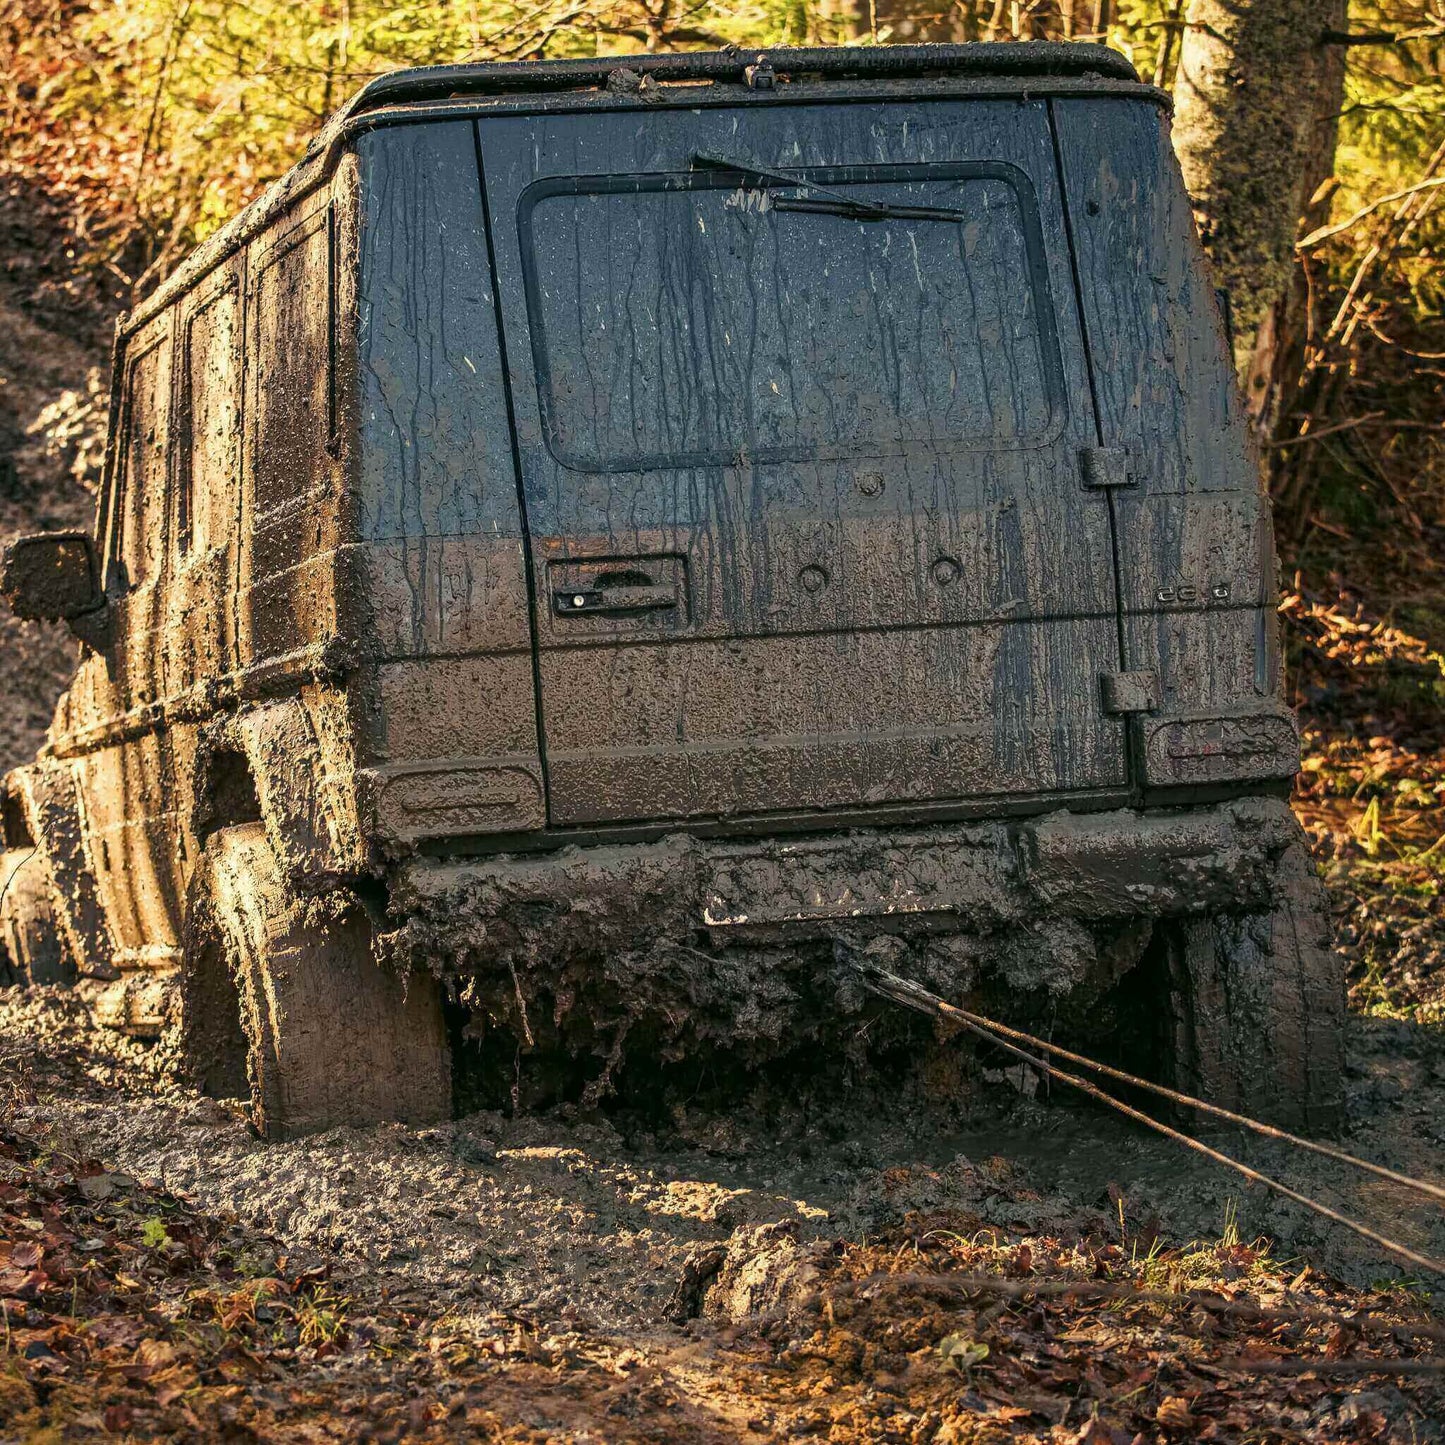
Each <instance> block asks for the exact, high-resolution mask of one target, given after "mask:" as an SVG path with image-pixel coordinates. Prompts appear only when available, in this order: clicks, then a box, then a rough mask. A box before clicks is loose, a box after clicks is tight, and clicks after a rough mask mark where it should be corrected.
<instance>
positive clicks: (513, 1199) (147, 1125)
mask: <svg viewBox="0 0 1445 1445" xmlns="http://www.w3.org/2000/svg"><path fill="white" fill-rule="evenodd" d="M981 1062H982V1063H983V1065H984V1071H983V1080H984V1084H983V1088H982V1091H981V1092H980V1093H979V1094H978V1095H977V1096H976V1097H975V1098H974V1099H973V1100H972V1105H971V1114H970V1125H969V1127H968V1128H966V1129H962V1130H960V1129H957V1128H952V1129H950V1128H946V1127H944V1125H943V1123H942V1122H941V1121H940V1120H939V1119H937V1118H930V1117H929V1116H928V1115H926V1114H924V1113H922V1112H920V1111H919V1109H918V1108H917V1107H916V1106H904V1105H903V1104H902V1102H901V1101H899V1102H898V1106H897V1107H896V1108H893V1109H890V1108H889V1105H888V1101H887V1097H886V1095H884V1096H877V1095H875V1096H873V1097H872V1098H870V1099H869V1100H867V1101H866V1104H865V1102H864V1101H862V1100H861V1099H860V1100H848V1099H846V1098H839V1099H836V1100H832V1101H829V1100H826V1099H824V1100H816V1099H815V1100H813V1101H811V1102H810V1103H809V1104H807V1106H806V1107H805V1106H804V1105H802V1104H800V1103H797V1102H794V1103H793V1104H791V1105H788V1104H784V1103H779V1104H777V1105H776V1106H775V1107H772V1108H764V1107H762V1106H761V1105H759V1106H756V1107H753V1108H750V1109H749V1110H745V1111H737V1112H734V1113H732V1114H728V1115H717V1114H701V1113H699V1114H696V1115H693V1114H690V1113H689V1112H688V1111H687V1110H686V1109H678V1110H675V1111H674V1115H673V1118H672V1119H671V1121H670V1122H669V1123H667V1124H666V1125H665V1126H663V1127H659V1126H658V1124H657V1123H656V1121H655V1120H654V1121H653V1122H652V1123H651V1125H650V1126H644V1125H642V1124H640V1123H638V1122H637V1121H635V1120H634V1119H630V1118H628V1117H627V1116H625V1115H621V1114H618V1115H614V1116H611V1117H609V1116H607V1115H605V1114H603V1113H601V1112H599V1111H591V1112H588V1111H582V1110H577V1109H560V1110H557V1111H553V1112H552V1113H550V1114H542V1115H529V1116H523V1115H519V1116H516V1117H507V1116H506V1115H503V1114H500V1113H495V1112H483V1113H473V1114H470V1115H467V1116H466V1117H463V1118H461V1119H458V1120H456V1121H454V1122H453V1123H451V1124H448V1125H446V1126H443V1127H437V1128H424V1129H412V1128H406V1127H402V1126H383V1127H378V1128H370V1129H338V1130H333V1131H330V1132H328V1133H325V1134H321V1135H317V1136H314V1137H312V1138H309V1139H306V1140H303V1141H300V1142H295V1143H288V1144H265V1143H262V1142H261V1141H260V1140H258V1139H256V1138H255V1137H254V1136H253V1135H252V1134H251V1132H250V1131H249V1129H248V1127H247V1125H246V1124H245V1123H244V1122H243V1120H242V1117H241V1110H240V1105H239V1104H235V1105H231V1104H226V1103H220V1102H217V1101H214V1100H207V1099H201V1098H198V1097H196V1096H195V1095H194V1094H191V1093H189V1092H187V1091H186V1090H185V1089H183V1088H182V1087H180V1086H179V1085H178V1084H177V1083H175V1081H174V1075H173V1074H172V1073H171V1070H170V1062H169V1060H168V1059H167V1057H166V1055H165V1053H164V1051H163V1049H162V1047H161V1046H160V1045H151V1046H147V1045H140V1044H136V1043H132V1042H128V1041H126V1040H124V1039H121V1038H120V1037H119V1036H117V1035H115V1034H114V1033H111V1032H108V1031H104V1030H98V1029H96V1028H94V1026H93V1025H92V1024H91V1023H90V1020H89V1018H88V1015H87V1014H86V1012H85V1010H84V1009H83V1007H82V1006H81V1004H80V1002H79V1000H78V999H77V998H76V997H75V995H73V994H70V993H67V992H65V991H64V990H60V989H41V990H36V991H33V992H28V993H27V992H22V991H20V990H16V989H11V990H6V991H4V992H3V993H0V1067H3V1072H0V1084H3V1096H0V1098H3V1105H4V1108H5V1111H6V1113H7V1114H8V1115H9V1117H10V1119H11V1120H12V1121H13V1123H14V1124H15V1126H16V1127H18V1128H20V1129H22V1130H24V1131H26V1132H28V1133H31V1134H38V1135H40V1136H41V1137H44V1138H46V1139H47V1140H48V1141H50V1142H51V1143H53V1144H54V1145H55V1146H56V1147H61V1148H64V1149H66V1150H67V1151H71V1152H74V1153H76V1154H78V1155H80V1156H82V1157H96V1158H98V1159H101V1160H103V1161H104V1162H105V1163H106V1165H107V1166H108V1167H110V1168H111V1169H114V1170H117V1171H121V1172H123V1173H125V1174H128V1175H130V1176H132V1177H134V1178H136V1179H138V1180H140V1181H142V1182H145V1183H148V1184H155V1185H160V1186H164V1187H165V1188H167V1189H169V1190H171V1191H173V1192H175V1193H177V1194H179V1195H182V1196H184V1197H186V1198H188V1199H190V1200H192V1201H194V1202H195V1203H196V1204H197V1205H198V1206H199V1207H201V1208H204V1209H207V1210H210V1211H213V1212H223V1213H225V1212H234V1213H235V1214H236V1215H237V1216H239V1217H240V1218H241V1219H242V1220H243V1221H244V1222H246V1223H247V1224H248V1225H251V1226H254V1227H256V1228H259V1229H262V1230H264V1231H266V1232H268V1233H271V1234H274V1235H275V1236H276V1237H278V1238H279V1239H280V1240H281V1241H282V1242H283V1244H285V1245H286V1246H287V1247H288V1248H290V1249H292V1250H295V1251H300V1252H315V1253H318V1254H323V1255H325V1256H326V1257H327V1258H328V1259H329V1260H330V1261H331V1263H332V1267H333V1270H334V1271H335V1272H336V1274H337V1276H338V1278H339V1279H341V1280H342V1281H344V1280H345V1279H346V1278H348V1277H352V1278H355V1279H356V1280H357V1281H358V1282H360V1281H361V1280H363V1279H364V1280H365V1281H367V1290H368V1293H370V1292H372V1291H373V1290H375V1289H376V1288H381V1289H382V1290H384V1291H385V1292H387V1294H389V1296H390V1297H391V1298H393V1299H400V1300H415V1301H416V1303H418V1304H427V1305H433V1306H435V1305H443V1304H445V1303H446V1302H448V1301H451V1302H454V1303H455V1304H456V1305H458V1306H464V1307H468V1308H478V1309H490V1310H502V1311H507V1312H511V1313H515V1314H518V1315H521V1316H524V1317H526V1318H528V1319H531V1320H537V1321H544V1320H550V1321H553V1322H567V1323H572V1324H575V1325H577V1326H578V1327H585V1328H592V1329H601V1330H624V1329H625V1330H629V1331H636V1330H638V1329H645V1328H646V1327H648V1326H650V1325H656V1324H660V1323H662V1322H664V1321H669V1320H671V1321H676V1320H678V1319H683V1318H686V1317H688V1316H690V1315H693V1314H696V1313H698V1312H700V1311H706V1312H708V1313H715V1312H719V1311H721V1312H724V1313H733V1314H736V1313H746V1312H748V1311H749V1310H750V1309H755V1308H762V1307H773V1306H775V1305H776V1304H777V1303H778V1295H779V1293H780V1292H781V1293H782V1294H784V1295H785V1294H787V1292H788V1291H789V1290H790V1289H802V1288H803V1287H804V1284H805V1281H802V1280H793V1281H791V1283H789V1282H788V1280H787V1278H786V1275H787V1270H786V1269H783V1271H782V1275H781V1276H779V1274H778V1271H777V1270H776V1269H773V1268H772V1267H771V1266H770V1265H768V1264H767V1256H768V1255H769V1252H770V1251H771V1253H772V1254H773V1255H774V1256H778V1254H779V1249H780V1241H782V1242H783V1243H782V1245H781V1251H782V1257H784V1263H786V1258H785V1257H786V1256H787V1254H788V1251H789V1248H790V1247H791V1246H790V1242H798V1243H803V1244H806V1243H808V1242H809V1241H815V1240H830V1239H845V1240H848V1241H851V1242H858V1241H863V1240H866V1239H868V1238H869V1237H870V1236H876V1235H877V1234H878V1233H879V1232H881V1231H883V1230H886V1229H889V1228H891V1227H893V1226H895V1225H897V1224H898V1223H899V1222H900V1221H902V1220H904V1219H905V1218H906V1217H907V1216H908V1215H909V1214H911V1213H912V1214H929V1213H933V1212H940V1211H942V1212H946V1213H947V1214H948V1215H949V1216H950V1217H951V1218H952V1219H953V1220H954V1221H955V1224H954V1227H955V1228H957V1227H960V1225H959V1223H958V1221H963V1222H964V1223H966V1224H967V1225H969V1226H970V1227H972V1228H976V1229H978V1230H984V1231H986V1230H995V1231H999V1232H1001V1233H1003V1234H1010V1233H1027V1234H1031V1235H1039V1234H1045V1235H1049V1236H1052V1237H1056V1238H1062V1239H1069V1238H1083V1237H1092V1238H1094V1239H1105V1240H1109V1241H1111V1242H1113V1243H1116V1244H1117V1243H1123V1245H1124V1247H1125V1249H1126V1250H1134V1251H1137V1252H1138V1253H1140V1254H1141V1255H1142V1254H1144V1253H1146V1252H1147V1251H1148V1249H1149V1248H1150V1246H1151V1244H1152V1243H1153V1242H1154V1241H1155V1240H1160V1241H1162V1242H1168V1243H1176V1244H1178V1243H1184V1242H1186V1241H1188V1240H1190V1239H1206V1240H1217V1239H1219V1238H1221V1237H1226V1236H1228V1235H1229V1234H1230V1232H1231V1231H1237V1233H1238V1235H1239V1236H1240V1237H1241V1238H1243V1239H1245V1240H1250V1239H1252V1238H1254V1237H1256V1236H1261V1235H1262V1236H1266V1237H1268V1238H1269V1239H1270V1240H1272V1241H1273V1249H1274V1252H1275V1254H1276V1256H1283V1257H1297V1258H1299V1259H1300V1260H1301V1261H1302V1262H1308V1263H1310V1264H1312V1265H1313V1266H1314V1267H1315V1268H1316V1269H1319V1270H1323V1271H1324V1272H1326V1273H1329V1274H1333V1275H1334V1276H1336V1277H1337V1278H1339V1279H1341V1280H1343V1281H1344V1282H1346V1283H1350V1284H1354V1285H1360V1286H1366V1285H1371V1284H1377V1283H1379V1282H1381V1281H1384V1280H1388V1279H1399V1278H1402V1277H1404V1276H1405V1275H1406V1274H1407V1273H1408V1272H1407V1271H1405V1270H1402V1269H1401V1268H1400V1267H1398V1266H1397V1265H1395V1264H1394V1263H1393V1262H1392V1261H1391V1260H1390V1258H1389V1257H1388V1256H1387V1255H1386V1254H1385V1253H1384V1252H1383V1251H1381V1250H1380V1249H1378V1248H1377V1247H1375V1246H1373V1245H1371V1244H1369V1243H1368V1242H1367V1241H1364V1240H1360V1239H1358V1238H1356V1237H1355V1236H1353V1235H1351V1234H1349V1233H1348V1232H1347V1231H1345V1230H1343V1229H1341V1228H1339V1227H1337V1226H1331V1225H1329V1224H1327V1222H1326V1221H1323V1220H1320V1219H1318V1218H1317V1217H1315V1216H1312V1215H1310V1214H1309V1213H1308V1212H1307V1211H1305V1210H1303V1209H1301V1208H1300V1207H1299V1206H1296V1205H1293V1204H1291V1203H1289V1202H1288V1201H1284V1200H1280V1199H1278V1198H1276V1197H1274V1196H1271V1195H1269V1194H1268V1193H1267V1192H1265V1191H1263V1190H1261V1189H1259V1188H1257V1187H1253V1186H1250V1185H1248V1184H1246V1182H1245V1181H1244V1180H1242V1179H1239V1178H1238V1177H1237V1176H1233V1175H1230V1174H1229V1173H1228V1172H1227V1171H1225V1170H1223V1169H1221V1168H1219V1167H1218V1166H1215V1165H1212V1164H1210V1163H1209V1162H1208V1161H1205V1160H1202V1159H1198V1158H1197V1157H1196V1156H1191V1155H1189V1154H1186V1153H1184V1152H1183V1151H1182V1150H1180V1149H1179V1148H1178V1146H1176V1145H1172V1144H1169V1143H1167V1142H1166V1141H1163V1140H1159V1139H1156V1138H1155V1137H1153V1136H1150V1135H1147V1134H1146V1133H1144V1132H1143V1131H1142V1130H1140V1129H1138V1128H1137V1127H1135V1126H1133V1125H1130V1124H1128V1123H1127V1122H1126V1121H1123V1120H1118V1119H1116V1118H1115V1117H1114V1116H1112V1115H1108V1114H1105V1113H1103V1112H1102V1111H1100V1110H1099V1109H1098V1108H1097V1107H1095V1106H1082V1105H1079V1104H1077V1103H1073V1102H1069V1101H1067V1100H1065V1099H1064V1098H1063V1097H1061V1096H1060V1095H1059V1094H1058V1093H1057V1092H1055V1093H1054V1094H1053V1095H1052V1096H1050V1094H1049V1093H1048V1092H1047V1091H1046V1090H1045V1089H1044V1088H1043V1087H1042V1086H1040V1085H1039V1083H1038V1081H1037V1080H1035V1079H1033V1078H1032V1076H1030V1075H1028V1074H1026V1073H1020V1072H1019V1071H1018V1070H1016V1069H1015V1070H1008V1069H1005V1068H1004V1067H1003V1066H1002V1060H995V1061H990V1060H987V1059H984V1060H981ZM799 1085H800V1087H799V1089H798V1091H797V1096H796V1097H797V1098H799V1099H801V1098H803V1097H804V1091H803V1089H802V1087H801V1085H802V1081H799ZM1348 1095H1349V1122H1348V1126H1347V1132H1346V1135H1345V1138H1344V1141H1343V1142H1344V1144H1345V1147H1347V1148H1350V1149H1352V1150H1354V1151H1355V1152H1358V1153H1360V1154H1363V1155H1366V1156H1367V1157H1369V1158H1372V1159H1375V1160H1378V1161H1380V1162H1382V1163H1386V1164H1389V1165H1391V1166H1392V1167H1395V1168H1397V1169H1401V1170H1404V1171H1406V1172H1409V1173H1412V1174H1415V1175H1417V1176H1419V1177H1423V1178H1427V1179H1430V1180H1432V1181H1433V1182H1435V1183H1437V1184H1445V1151H1442V1149H1441V1145H1442V1142H1445V1137H1442V1126H1441V1124H1440V1122H1439V1121H1440V1120H1441V1119H1442V1118H1445V1039H1442V1038H1441V1037H1440V1035H1439V1033H1438V1031H1434V1030H1426V1029H1418V1028H1413V1027H1409V1026H1405V1025H1399V1024H1380V1023H1376V1022H1373V1021H1368V1020H1355V1021H1354V1022H1353V1023H1352V1026H1351V1037H1350V1063H1349V1079H1348ZM1212 1137H1213V1139H1214V1142H1215V1143H1216V1144H1219V1145H1221V1147H1224V1148H1226V1149H1227V1150H1233V1151H1234V1152H1236V1153H1238V1154H1239V1155H1241V1156H1242V1157H1244V1158H1246V1159H1248V1161H1249V1162H1250V1163H1252V1164H1253V1165H1255V1166H1256V1167H1257V1168H1261V1169H1263V1170H1265V1171H1266V1172H1269V1173H1274V1174H1276V1175H1277V1176H1279V1177H1282V1178H1284V1179H1286V1180H1288V1182H1289V1183H1291V1184H1292V1185H1293V1186H1295V1187H1296V1188H1300V1189H1303V1190H1305V1191H1306V1192H1309V1193H1312V1194H1315V1195H1316V1196H1318V1197H1320V1198H1322V1199H1324V1200H1326V1201H1327V1202H1329V1203H1331V1204H1332V1205H1334V1206H1335V1207H1336V1208H1339V1209H1341V1210H1342V1211H1343V1212H1345V1213H1346V1214H1349V1215H1352V1216H1355V1217H1358V1218H1361V1219H1364V1220H1366V1221H1368V1222H1369V1223H1371V1224H1372V1225H1373V1226H1374V1227H1375V1228H1376V1229H1379V1230H1381V1231H1382V1232H1384V1233H1386V1234H1389V1235H1392V1236H1394V1237H1397V1238H1399V1239H1400V1240H1402V1241H1404V1242H1405V1243H1407V1244H1409V1245H1411V1246H1412V1247H1414V1248H1416V1249H1420V1250H1423V1251H1426V1252H1429V1253H1434V1254H1435V1255H1437V1256H1439V1255H1445V1216H1442V1213H1441V1211H1440V1210H1439V1209H1438V1207H1435V1206H1433V1205H1430V1204H1429V1203H1428V1201H1420V1200H1417V1199H1415V1198H1413V1197H1411V1196H1410V1195H1409V1194H1408V1193H1407V1192H1405V1191H1402V1190H1400V1189H1398V1188H1396V1187H1394V1186H1390V1185H1386V1184H1382V1183H1380V1182H1378V1181H1373V1180H1370V1179H1368V1178H1367V1177H1360V1178H1356V1177H1355V1176H1354V1175H1353V1174H1352V1173H1350V1172H1349V1171H1347V1170H1344V1169H1342V1168H1340V1167H1337V1166H1334V1165H1330V1164H1328V1163H1327V1162H1325V1161H1319V1160H1314V1159H1310V1158H1303V1157H1299V1156H1296V1155H1292V1154H1291V1153H1289V1152H1287V1151H1285V1150H1283V1149H1281V1148H1278V1147H1275V1146H1270V1145H1263V1144H1261V1143H1260V1142H1258V1141H1254V1140H1240V1139H1235V1138H1229V1139H1225V1138H1224V1137H1223V1136H1220V1135H1217V1134H1216V1135H1214V1136H1212ZM759 1261H760V1263H757V1264H756V1268H754V1271H753V1272H754V1274H755V1275H756V1276H757V1279H756V1280H754V1281H753V1283H752V1284H750V1283H749V1278H750V1277H749V1267H750V1262H759ZM715 1279H716V1280H719V1281H720V1283H715V1282H714V1281H715ZM780 1279H781V1281H782V1282H781V1283H780V1282H779V1280H780ZM1422 1284H1424V1285H1425V1286H1426V1287H1430V1286H1440V1285H1445V1281H1430V1282H1422ZM754 1285H756V1288H755V1287H754ZM709 1291H711V1294H709ZM1437 1302H1438V1300H1437Z"/></svg>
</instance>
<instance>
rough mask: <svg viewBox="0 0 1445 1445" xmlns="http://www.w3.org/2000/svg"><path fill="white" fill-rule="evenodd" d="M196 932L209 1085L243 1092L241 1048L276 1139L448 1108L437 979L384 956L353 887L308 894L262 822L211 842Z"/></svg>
mask: <svg viewBox="0 0 1445 1445" xmlns="http://www.w3.org/2000/svg"><path fill="white" fill-rule="evenodd" d="M186 932H187V937H186V943H185V961H184V980H183V985H182V998H183V1004H182V1009H183V1019H184V1023H183V1037H184V1038H185V1040H186V1049H187V1053H188V1055H189V1057H190V1059H191V1062H192V1065H193V1068H194V1071H195V1073H196V1074H197V1076H198V1078H199V1080H200V1082H201V1083H202V1085H203V1087H208V1088H209V1089H210V1090H211V1091H212V1092H226V1091H234V1090H235V1086H236V1085H237V1084H238V1083H239V1076H240V1072H241V1070H240V1058H239V1056H240V1054H241V1053H243V1054H244V1061H245V1075H246V1078H247V1080H248V1081H249V1085H250V1093H251V1104H252V1114H253V1120H254V1123H255V1125H256V1128H257V1130H258V1131H259V1132H260V1133H261V1134H262V1135H264V1136H265V1137H266V1138H268V1139H294V1138H297V1137H298V1136H300V1135H303V1134H309V1133H314V1132H315V1131H317V1130H320V1129H329V1128H333V1127H335V1126H337V1125H341V1124H353V1125H361V1124H374V1123H380V1122H384V1121H391V1120H396V1121H401V1122H405V1123H413V1124H418V1123H431V1122H434V1121H436V1120H438V1119H444V1118H447V1117H449V1116H450V1113H451V1065H450V1056H449V1053H448V1048H447V1040H446V1031H445V1027H444V1025H443V1021H442V1010H441V996H440V992H439V989H438V987H437V984H436V981H435V980H434V979H433V978H431V977H430V976H429V975H422V974H417V973H413V974H412V975H410V976H409V977H407V978H405V979H402V978H399V977H398V976H397V975H395V974H393V973H391V972H390V971H388V970H387V969H384V968H383V967H382V966H381V965H380V964H379V963H378V962H377V960H376V958H375V957H374V955H373V951H372V929H371V923H370V920H369V918H368V917H367V914H366V912H365V910H364V909H363V908H362V907H361V905H360V903H359V902H357V901H356V900H355V899H354V898H351V897H350V896H348V895H346V894H344V893H341V892H336V893H332V894H330V895H327V896H325V897H322V898H301V897H298V896H297V895H296V894H295V892H294V890H292V889H291V888H290V887H289V886H288V884H287V882H286V880H285V878H284V876H283V873H282V870H281V869H280V867H279V866H278V864H277V861H276V857H275V853H274V852H273V850H272V848H271V845H270V843H269V842H268V840H267V838H266V830H265V827H264V825H263V824H260V823H249V824H245V825H242V826H240V827H234V828H225V829H222V830H221V831H220V832H218V833H216V834H214V835H213V836H212V837H211V838H210V839H209V841H208V842H207V844H206V848H205V852H204V854H203V856H202V858H201V861H200V863H199V864H198V866H197V871H196V877H195V879H194V880H193V883H192V889H191V900H190V909H189V915H188V921H187V930H186ZM228 1012H229V1013H230V1018H227V1016H226V1015H227V1013H228ZM237 1012H239V1024H240V1027H239V1030H238V1029H237V1028H236V1026H235V1022H234V1020H235V1018H236V1014H237ZM237 1045H240V1046H241V1047H240V1048H238V1047H237Z"/></svg>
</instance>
